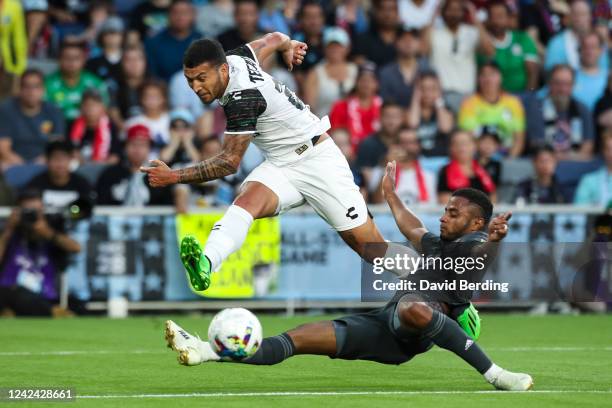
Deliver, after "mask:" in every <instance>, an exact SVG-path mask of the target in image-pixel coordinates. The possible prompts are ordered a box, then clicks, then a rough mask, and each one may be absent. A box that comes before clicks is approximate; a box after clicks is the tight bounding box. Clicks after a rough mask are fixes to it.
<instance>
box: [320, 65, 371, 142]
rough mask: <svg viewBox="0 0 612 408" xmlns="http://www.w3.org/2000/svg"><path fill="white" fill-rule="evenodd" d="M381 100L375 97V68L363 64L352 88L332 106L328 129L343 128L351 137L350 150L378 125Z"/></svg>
mask: <svg viewBox="0 0 612 408" xmlns="http://www.w3.org/2000/svg"><path fill="white" fill-rule="evenodd" d="M381 106H382V98H381V97H380V96H378V78H377V77H376V66H375V65H374V64H372V63H365V64H363V65H361V66H360V67H359V72H358V74H357V79H356V81H355V87H354V88H353V90H352V91H351V93H350V94H349V95H348V96H347V97H346V98H344V99H341V100H339V101H338V102H336V103H335V104H333V105H332V108H331V112H330V115H329V119H330V122H331V128H332V130H333V129H337V128H345V129H347V130H348V131H349V133H350V134H351V144H352V145H353V149H355V150H356V149H357V148H358V146H359V144H360V143H361V142H362V141H363V140H364V139H365V138H366V137H368V136H369V135H371V134H372V133H374V132H375V131H377V130H378V128H379V126H380V108H381Z"/></svg>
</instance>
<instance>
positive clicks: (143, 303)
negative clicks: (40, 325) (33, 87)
mask: <svg viewBox="0 0 612 408" xmlns="http://www.w3.org/2000/svg"><path fill="white" fill-rule="evenodd" d="M507 210H513V211H514V216H513V218H512V220H511V222H510V232H509V234H508V237H507V239H506V241H508V242H514V243H529V242H532V243H534V242H537V243H540V244H543V243H548V244H550V243H570V242H573V243H580V242H585V241H587V240H588V239H589V235H590V230H591V228H592V225H593V220H594V218H595V217H596V216H597V215H599V214H601V213H602V212H603V209H599V208H580V207H574V206H551V207H546V206H535V207H521V208H517V207H508V206H501V205H500V206H499V207H496V212H502V211H507ZM8 211H9V209H7V208H2V209H0V218H3V217H5V216H6V215H7V214H8ZM222 211H223V209H211V210H209V211H203V212H201V213H196V214H202V215H201V217H204V218H206V219H208V221H207V224H206V226H207V228H206V229H208V228H209V227H210V225H212V224H213V223H214V219H215V217H218V218H220V217H221V215H222ZM415 211H416V212H417V214H418V215H419V216H420V217H421V218H422V220H423V222H424V223H425V225H426V226H427V227H428V229H430V230H431V231H434V232H437V230H438V226H439V222H438V219H439V216H440V214H441V213H442V208H441V207H420V208H416V209H415ZM372 212H373V214H374V217H375V222H376V223H377V225H378V227H379V229H380V230H381V232H382V234H383V236H385V238H386V239H388V240H392V241H396V242H402V241H403V239H402V238H403V237H402V236H401V234H400V232H399V231H398V229H397V227H396V225H395V223H394V220H393V218H392V216H391V215H390V213H389V212H388V210H387V208H386V207H385V206H376V207H373V208H372ZM192 217H198V215H193V216H192ZM275 222H276V223H277V224H279V225H280V227H279V228H276V229H274V228H275V227H274V225H275V224H274V223H272V224H270V225H268V227H270V226H271V229H270V228H268V230H267V232H265V234H264V235H265V237H266V239H267V242H268V244H269V245H268V248H267V249H265V251H268V254H265V251H263V250H262V247H260V246H258V245H250V246H247V247H246V248H245V251H247V252H248V254H247V255H248V256H249V259H250V260H249V261H248V265H252V267H251V266H248V269H250V271H249V272H250V275H247V276H246V279H247V280H250V282H243V284H245V285H246V286H244V285H243V286H242V290H241V291H239V292H231V291H229V292H226V293H223V292H222V291H221V292H217V293H215V294H214V295H215V298H216V301H220V300H222V299H227V298H232V299H237V298H240V299H245V300H246V299H250V301H251V300H260V301H262V303H261V306H262V307H264V306H265V305H266V302H268V303H267V305H268V306H270V308H273V309H274V308H283V309H291V308H301V307H317V305H320V306H319V307H336V306H338V307H340V305H345V306H347V307H349V305H358V304H359V303H360V297H361V286H360V284H361V279H360V270H361V262H360V259H359V257H358V256H357V255H355V254H354V253H353V252H352V251H351V250H350V249H349V248H348V247H347V246H346V244H344V242H343V241H342V240H341V239H340V237H339V236H338V235H337V234H336V233H335V231H333V230H332V229H331V228H330V227H329V226H328V225H327V224H326V223H325V222H324V221H322V220H321V219H320V218H319V217H318V216H317V215H316V214H315V213H314V212H312V211H311V210H309V209H298V210H297V211H292V212H291V213H288V214H284V215H283V216H281V217H280V218H279V219H278V221H275ZM190 225H191V226H190V227H189V228H193V226H194V225H198V224H197V222H196V223H195V224H190ZM189 228H187V229H186V230H188V229H189ZM259 230H260V228H255V229H254V231H253V233H255V234H261V231H259ZM275 231H276V232H275ZM71 234H72V235H73V236H74V237H75V238H76V239H78V240H79V241H80V242H81V243H82V244H83V248H84V251H83V252H82V253H80V254H78V255H77V256H75V257H74V259H73V260H72V262H71V264H70V267H69V268H68V270H67V278H68V279H67V280H68V282H69V288H70V291H71V293H74V294H76V295H77V296H78V297H79V298H81V299H84V300H89V301H92V302H93V303H91V306H92V308H94V309H102V308H104V305H105V304H106V300H107V299H110V298H116V297H126V298H127V299H128V300H129V301H130V302H136V303H132V304H131V308H132V309H133V310H136V309H138V310H146V309H150V308H153V305H155V308H156V309H157V308H158V307H159V308H165V307H164V305H167V306H168V308H171V309H183V308H191V306H189V305H190V304H191V305H192V306H193V308H194V309H197V308H202V307H201V306H202V304H203V303H202V302H212V301H213V299H211V300H205V299H203V298H202V297H199V296H197V295H195V294H193V293H192V292H191V291H190V289H189V287H188V285H187V282H186V280H185V275H184V272H183V269H182V266H181V264H180V261H179V257H178V243H177V216H175V215H174V212H173V209H172V208H166V207H159V208H145V209H135V208H116V207H115V208H113V207H100V208H96V209H95V215H94V217H93V218H92V219H91V220H87V221H82V222H79V223H78V224H76V225H75V226H74V228H73V229H72V232H71ZM274 234H277V235H276V239H274ZM257 242H258V240H257V239H252V243H255V244H256V243H257ZM275 248H276V249H275ZM277 250H278V252H275V251H277ZM262 254H263V255H262ZM275 254H280V258H278V255H275ZM503 256H507V258H505V259H502V260H500V262H506V263H507V265H508V267H506V268H500V269H501V270H502V273H506V274H507V276H497V278H498V279H504V278H512V277H516V276H517V271H520V274H521V275H523V276H524V275H525V274H527V275H529V274H531V273H532V272H533V269H534V268H535V266H534V265H535V264H536V263H535V260H536V257H537V256H539V255H538V254H530V253H520V254H517V253H509V254H508V255H503ZM279 259H280V262H278V261H279ZM517 261H518V263H517ZM239 262H242V263H244V255H242V256H241V261H239ZM504 271H505V272H504ZM498 275H499V273H498ZM232 276H234V277H235V276H237V275H235V274H234V275H232V273H230V274H229V275H225V276H224V279H230V280H231V277H232ZM243 278H245V276H243ZM529 281H530V282H532V281H533V280H532V279H530V280H529ZM542 284H543V285H546V282H542V281H540V285H542ZM530 285H533V283H524V287H523V288H521V290H523V291H524V296H519V297H518V298H514V299H498V300H502V301H504V302H506V303H507V301H508V300H512V301H515V302H516V304H517V305H518V304H524V303H525V302H526V301H527V300H528V299H529V293H530V292H531V290H532V287H531V286H530ZM245 287H247V288H248V290H244V288H245ZM194 300H199V301H200V302H193V301H194ZM184 301H190V302H188V303H183V302H184ZM148 302H151V303H150V304H149V305H148ZM164 302H167V303H164ZM317 302H318V303H317ZM504 302H500V304H501V303H504ZM521 302H522V303H521ZM211 305H212V303H211ZM325 305H331V306H325ZM368 306H373V304H370V305H368Z"/></svg>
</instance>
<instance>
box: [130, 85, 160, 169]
mask: <svg viewBox="0 0 612 408" xmlns="http://www.w3.org/2000/svg"><path fill="white" fill-rule="evenodd" d="M139 101H140V106H141V109H142V113H141V114H140V115H138V116H134V117H133V118H132V119H130V120H129V121H127V122H126V124H125V126H126V127H129V126H131V125H133V124H136V123H140V124H143V125H145V126H146V127H148V128H149V130H150V132H151V134H150V138H151V142H152V144H151V149H150V150H151V159H153V158H156V157H158V156H159V152H160V150H161V149H162V148H163V147H164V146H166V145H167V144H168V143H169V142H170V115H169V113H168V94H167V89H166V84H164V83H163V82H162V81H159V80H153V79H152V80H148V81H146V82H145V83H144V84H143V85H142V87H141V88H140V92H139Z"/></svg>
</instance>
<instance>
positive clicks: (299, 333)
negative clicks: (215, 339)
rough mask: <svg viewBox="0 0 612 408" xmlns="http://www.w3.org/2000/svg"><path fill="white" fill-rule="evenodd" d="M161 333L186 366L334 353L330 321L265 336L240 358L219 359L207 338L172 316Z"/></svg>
mask: <svg viewBox="0 0 612 408" xmlns="http://www.w3.org/2000/svg"><path fill="white" fill-rule="evenodd" d="M164 336H165V339H166V344H167V345H168V347H169V348H171V349H172V350H174V351H176V352H177V353H178V362H179V363H180V364H182V365H187V366H193V365H198V364H202V363H205V362H209V361H218V362H233V363H241V364H252V365H274V364H278V363H281V362H283V361H285V360H286V359H288V358H289V357H291V356H294V355H296V354H316V355H326V356H334V355H335V354H336V335H335V332H334V327H333V324H332V322H330V321H324V322H317V323H308V324H305V325H302V326H299V327H297V328H295V329H293V330H289V331H288V332H285V333H281V334H279V335H278V336H272V337H266V338H265V339H263V340H262V342H261V346H260V347H259V349H258V350H257V352H256V353H255V354H254V355H252V356H251V357H249V358H247V359H244V360H240V361H234V360H222V359H221V358H220V357H219V356H218V355H217V354H215V352H214V351H213V350H212V347H211V346H210V344H209V343H208V342H207V341H202V340H201V339H200V338H199V337H198V336H193V335H191V334H190V333H188V332H187V331H186V330H185V329H183V328H181V327H180V326H179V325H178V324H176V323H174V322H173V321H172V320H168V321H167V322H166V327H165V331H164Z"/></svg>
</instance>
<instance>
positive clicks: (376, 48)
mask: <svg viewBox="0 0 612 408" xmlns="http://www.w3.org/2000/svg"><path fill="white" fill-rule="evenodd" d="M400 27H401V24H400V20H399V14H398V9H397V0H374V1H373V2H372V20H371V22H370V30H369V31H367V32H365V33H363V34H360V35H358V36H357V37H356V38H355V40H354V41H353V43H354V47H353V52H352V55H353V57H354V58H355V59H356V61H358V62H363V61H366V60H368V61H372V62H374V63H375V64H376V65H377V66H380V67H382V66H384V65H386V64H388V63H390V62H392V61H393V59H394V58H395V40H396V38H397V34H398V32H399V30H400Z"/></svg>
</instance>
